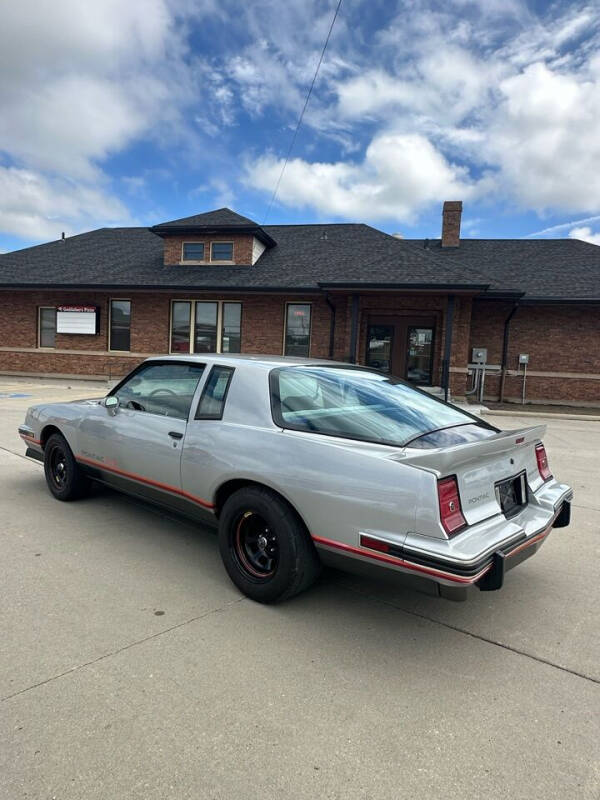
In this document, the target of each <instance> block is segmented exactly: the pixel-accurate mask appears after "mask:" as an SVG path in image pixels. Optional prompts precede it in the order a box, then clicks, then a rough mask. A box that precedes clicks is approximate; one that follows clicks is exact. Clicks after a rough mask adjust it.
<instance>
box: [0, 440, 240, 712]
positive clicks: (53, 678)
mask: <svg viewBox="0 0 600 800" xmlns="http://www.w3.org/2000/svg"><path fill="white" fill-rule="evenodd" d="M2 449H4V448H2ZM245 600H247V598H246V597H238V598H237V599H236V600H232V601H231V602H229V603H225V605H222V606H219V607H218V608H211V609H209V610H208V611H205V612H204V613H202V614H198V615H197V616H195V617H191V618H190V619H186V620H184V621H183V622H178V623H177V624H176V625H171V626H170V627H169V628H163V629H162V630H160V631H156V633H152V634H150V635H149V636H144V637H143V638H142V639H136V641H134V642H129V644H126V645H123V647H117V648H116V649H115V650H111V651H109V652H108V653H103V654H102V655H101V656H98V657H97V658H92V659H90V660H89V661H84V662H82V663H81V664H76V665H75V666H74V667H71V668H70V669H67V670H65V671H64V672H59V673H58V674H57V675H52V676H51V677H49V678H46V679H45V680H43V681H38V682H37V683H33V684H31V686H26V687H25V688H24V689H19V691H18V692H13V693H12V694H8V695H6V696H5V697H0V703H4V702H6V701H7V700H12V699H13V698H15V697H18V696H19V695H22V694H25V693H26V692H30V691H31V690H32V689H37V688H38V687H40V686H45V685H46V684H48V683H52V682H53V681H56V680H58V679H59V678H65V677H66V676H67V675H72V674H73V673H75V672H78V671H79V670H81V669H85V668H86V667H90V666H92V665H93V664H97V663H98V662H100V661H105V660H106V659H107V658H112V657H113V656H117V655H119V653H124V652H125V651H127V650H130V649H131V648H132V647H137V646H138V645H140V644H144V643H145V642H150V641H152V640H153V639H158V638H159V637H160V636H164V634H165V633H170V632H171V631H175V630H177V629H178V628H184V627H185V626H186V625H190V624H191V623H192V622H198V621H199V620H202V619H206V618H207V617H210V616H212V615H213V614H218V613H220V612H222V611H227V610H228V609H229V608H231V607H232V606H235V605H237V604H238V603H243V602H244V601H245Z"/></svg>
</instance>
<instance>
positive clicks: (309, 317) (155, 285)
mask: <svg viewBox="0 0 600 800" xmlns="http://www.w3.org/2000/svg"><path fill="white" fill-rule="evenodd" d="M461 211H462V204H461V203H459V202H447V203H445V204H444V212H443V221H442V236H441V239H439V240H425V241H417V240H404V239H399V238H396V237H394V236H389V235H387V234H385V233H382V232H381V231H378V230H376V229H374V228H372V227H370V226H368V225H362V224H317V225H268V226H262V227H261V226H260V225H258V224H257V223H255V222H253V221H252V220H250V219H247V218H246V217H242V216H240V215H238V214H236V213H234V212H233V211H230V210H229V209H220V210H218V211H211V212H208V213H205V214H198V215H196V216H193V217H188V218H185V219H180V220H175V221H173V222H168V223H164V224H161V225H156V226H154V227H153V228H102V229H99V230H96V231H91V232H89V233H84V234H80V235H78V236H73V237H69V238H66V239H65V238H63V239H60V240H58V241H55V242H49V243H47V244H43V245H38V246H36V247H29V248H26V249H24V250H19V251H15V252H13V253H5V254H3V255H0V372H2V373H4V374H7V373H8V374H23V375H49V374H51V375H65V376H93V377H117V376H119V375H122V374H124V373H126V372H128V371H129V370H130V369H132V368H133V367H134V366H135V365H136V363H138V362H139V361H140V360H141V359H143V358H145V357H147V356H149V355H156V354H160V353H169V352H177V353H181V352H196V353H202V352H214V351H217V352H240V351H241V352H244V353H274V354H281V353H285V354H288V355H301V356H306V355H310V356H313V357H317V358H336V359H340V360H344V361H350V362H357V363H361V364H369V365H371V366H374V367H377V368H378V369H383V370H385V371H389V372H392V373H393V374H396V375H399V376H401V377H405V378H407V379H408V380H410V381H413V382H415V383H417V384H420V385H425V386H439V387H443V388H445V389H448V390H449V391H450V392H451V394H452V396H454V397H460V396H464V395H465V394H466V393H467V392H468V391H469V389H470V388H471V387H472V381H473V378H472V370H471V372H470V367H469V364H470V362H471V359H472V355H471V354H472V350H473V348H486V349H487V366H486V371H485V386H484V395H485V397H486V398H487V399H498V398H499V397H500V396H502V397H503V398H504V399H506V400H514V401H520V400H521V398H522V390H523V371H524V368H522V367H520V366H519V354H521V353H526V354H528V356H529V362H528V364H527V370H528V372H527V381H526V389H525V391H526V399H527V400H528V401H533V402H555V403H571V404H578V405H598V404H600V247H597V246H595V245H592V244H587V243H585V242H580V241H576V240H543V241H531V240H477V239H461V238H460V217H461ZM479 374H481V372H480V373H479Z"/></svg>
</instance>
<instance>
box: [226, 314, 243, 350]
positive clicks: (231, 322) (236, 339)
mask: <svg viewBox="0 0 600 800" xmlns="http://www.w3.org/2000/svg"><path fill="white" fill-rule="evenodd" d="M221 352H222V353H241V352H242V304H241V303H223V324H222V326H221Z"/></svg>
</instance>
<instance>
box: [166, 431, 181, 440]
mask: <svg viewBox="0 0 600 800" xmlns="http://www.w3.org/2000/svg"><path fill="white" fill-rule="evenodd" d="M169 436H170V437H171V439H183V433H179V431H169Z"/></svg>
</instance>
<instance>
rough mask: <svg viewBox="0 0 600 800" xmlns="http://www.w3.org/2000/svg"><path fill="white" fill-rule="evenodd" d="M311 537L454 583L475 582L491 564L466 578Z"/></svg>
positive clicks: (325, 543) (376, 559)
mask: <svg viewBox="0 0 600 800" xmlns="http://www.w3.org/2000/svg"><path fill="white" fill-rule="evenodd" d="M312 538H313V540H314V541H315V542H319V543H320V544H324V545H327V547H336V548H338V549H339V550H346V551H347V552H349V553H356V555H359V556H366V557H367V558H372V559H374V560H375V561H383V562H385V563H387V564H394V566H397V567H402V568H403V569H410V570H414V571H415V572H424V573H425V574H426V575H433V576H435V577H438V578H445V579H446V580H449V581H454V582H455V583H475V581H478V580H479V578H481V576H482V575H485V573H486V572H487V571H488V570H489V569H490V568H491V566H492V565H491V564H489V565H488V566H487V567H485V568H484V569H482V570H481V572H478V573H477V575H473V576H471V577H469V578H466V577H463V576H462V575H453V574H451V573H450V572H444V571H443V570H438V569H433V568H431V567H423V566H421V565H420V564H413V563H412V562H410V561H405V560H404V559H402V558H398V557H397V556H388V555H383V554H382V553H369V552H368V551H366V550H361V549H360V548H359V547H353V546H352V545H350V544H344V542H336V541H334V540H333V539H325V538H323V537H322V536H313V537H312Z"/></svg>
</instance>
